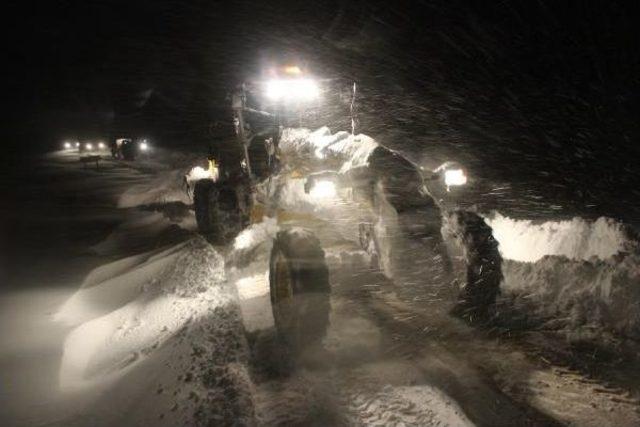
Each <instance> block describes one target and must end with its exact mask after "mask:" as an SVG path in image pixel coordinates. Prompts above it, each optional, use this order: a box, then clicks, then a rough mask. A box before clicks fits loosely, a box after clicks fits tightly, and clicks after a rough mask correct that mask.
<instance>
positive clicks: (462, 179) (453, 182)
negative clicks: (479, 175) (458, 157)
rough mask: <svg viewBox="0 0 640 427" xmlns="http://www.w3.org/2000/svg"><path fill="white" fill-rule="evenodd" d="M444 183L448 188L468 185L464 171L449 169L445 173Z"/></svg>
mask: <svg viewBox="0 0 640 427" xmlns="http://www.w3.org/2000/svg"><path fill="white" fill-rule="evenodd" d="M444 183H445V185H446V186H447V187H457V186H460V185H465V184H466V183H467V175H465V174H464V171H463V170H462V169H449V170H447V171H445V173H444Z"/></svg>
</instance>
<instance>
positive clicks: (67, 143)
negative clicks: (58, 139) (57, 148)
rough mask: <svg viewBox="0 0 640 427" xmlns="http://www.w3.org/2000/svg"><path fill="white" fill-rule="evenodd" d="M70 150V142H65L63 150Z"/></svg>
mask: <svg viewBox="0 0 640 427" xmlns="http://www.w3.org/2000/svg"><path fill="white" fill-rule="evenodd" d="M70 148H71V143H70V142H65V143H64V149H65V150H68V149H70Z"/></svg>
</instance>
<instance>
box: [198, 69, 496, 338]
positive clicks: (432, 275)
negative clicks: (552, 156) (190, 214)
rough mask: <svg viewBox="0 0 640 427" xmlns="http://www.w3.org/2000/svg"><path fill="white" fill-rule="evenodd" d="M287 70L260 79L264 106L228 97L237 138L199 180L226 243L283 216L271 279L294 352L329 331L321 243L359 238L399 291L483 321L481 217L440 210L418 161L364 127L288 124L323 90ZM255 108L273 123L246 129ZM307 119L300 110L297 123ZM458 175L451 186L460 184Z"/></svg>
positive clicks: (490, 245)
mask: <svg viewBox="0 0 640 427" xmlns="http://www.w3.org/2000/svg"><path fill="white" fill-rule="evenodd" d="M290 68H291V67H290ZM292 69H293V70H294V72H293V73H291V74H289V75H285V76H284V77H282V78H279V79H274V80H271V81H269V82H265V83H262V86H263V88H264V89H265V93H266V98H267V101H266V102H264V103H263V104H262V106H261V107H262V108H261V109H255V108H251V107H249V105H248V99H250V94H251V93H252V92H251V90H252V89H253V88H250V87H249V86H248V85H242V86H240V87H239V89H238V91H237V92H236V93H235V94H234V95H233V98H232V104H233V105H232V107H233V110H234V124H235V130H236V135H237V138H238V140H239V144H238V145H237V146H236V147H233V148H231V149H230V153H227V154H225V155H222V156H220V157H222V158H220V159H218V160H219V162H220V164H219V167H220V169H216V170H215V174H214V173H213V171H212V170H211V169H212V166H210V170H209V171H206V172H207V173H210V174H211V175H210V176H203V179H200V180H197V182H196V183H195V186H194V206H195V211H196V219H197V222H198V228H199V230H200V232H202V233H203V234H205V235H207V236H208V237H209V238H210V240H211V241H213V242H216V243H220V244H226V243H229V242H231V241H232V239H233V238H235V237H236V236H237V234H238V233H240V232H241V231H242V230H243V229H244V228H245V227H247V226H248V225H249V224H250V223H251V222H259V221H262V220H263V218H264V217H272V218H277V221H278V225H279V231H278V233H277V234H276V237H275V239H274V242H273V248H272V251H271V257H270V266H269V267H270V271H269V284H270V295H271V303H272V310H273V315H274V320H275V325H276V329H277V332H278V335H279V336H280V338H281V339H282V340H283V341H285V342H286V343H287V344H288V346H289V347H290V348H292V349H294V350H296V349H298V350H299V349H301V348H303V347H305V346H307V345H308V344H310V343H313V342H317V341H319V340H320V339H321V338H322V337H323V336H324V334H325V332H326V329H327V325H328V322H329V320H328V319H329V312H330V302H329V293H330V289H331V288H330V284H329V274H328V268H327V264H326V261H325V252H324V250H323V244H331V242H337V241H346V242H351V243H353V244H354V245H359V247H360V248H361V251H363V252H366V254H368V256H369V259H370V261H371V264H372V267H374V268H379V269H380V270H381V271H382V272H384V274H385V275H386V276H387V277H389V278H390V279H392V280H393V282H394V284H396V285H397V288H398V289H399V292H398V293H399V294H402V293H403V291H405V290H406V291H407V292H406V294H407V297H408V298H411V299H413V300H415V301H420V298H421V297H422V298H423V300H424V299H425V298H424V296H425V295H427V297H426V298H427V299H430V300H431V301H449V302H451V304H450V306H449V307H448V310H451V309H452V310H455V311H456V312H458V313H459V314H461V315H462V316H464V317H466V318H467V319H474V320H475V319H478V318H484V317H486V316H487V315H488V313H489V311H490V309H491V306H492V304H493V303H494V302H495V298H496V295H497V294H498V292H499V284H500V280H501V259H500V255H499V254H498V249H497V242H496V241H495V240H494V239H493V236H492V233H491V228H490V227H488V226H487V225H486V223H485V222H484V221H483V220H482V219H481V218H480V217H479V216H477V215H476V214H474V213H471V212H460V211H453V212H449V211H446V210H444V209H443V208H442V207H441V206H440V204H439V203H438V202H436V201H435V200H434V198H433V197H431V195H430V194H429V192H428V190H427V187H426V186H425V182H424V178H423V175H422V173H421V171H420V168H419V167H417V166H416V165H415V164H413V163H412V162H411V161H409V160H408V159H406V158H405V157H404V156H402V155H401V154H399V153H397V152H395V151H393V150H391V149H389V148H387V147H384V146H383V145H381V144H379V143H377V142H376V141H374V140H373V139H371V138H369V137H367V136H365V135H354V134H353V133H348V132H338V133H335V134H331V132H330V131H329V129H328V128H326V127H325V128H320V129H318V130H316V131H315V132H311V131H309V130H307V129H304V128H300V127H298V128H292V127H285V126H286V125H287V124H289V123H290V121H289V123H288V120H287V113H288V112H290V111H291V110H285V109H284V108H283V104H284V103H285V101H289V102H291V101H293V103H294V104H295V106H296V108H297V109H299V108H301V105H303V101H310V100H313V99H314V98H316V97H317V96H319V94H320V88H319V87H318V86H317V83H315V82H314V81H313V80H312V79H310V78H308V77H306V76H302V75H301V72H300V70H299V69H298V68H297V67H294V68H292ZM294 111H295V109H294ZM248 115H253V116H254V117H255V116H257V117H258V118H259V119H260V120H262V121H263V123H265V122H266V125H263V126H262V127H261V128H259V127H257V126H255V125H254V124H253V123H252V124H251V125H249V124H248V123H247V116H248ZM301 116H302V115H301V114H298V115H297V117H296V116H294V117H296V119H297V121H298V124H299V122H300V119H299V118H300V117H301ZM265 119H266V120H265ZM260 120H258V122H260ZM255 129H258V130H259V131H258V132H256V131H255ZM252 131H253V132H252ZM445 169H447V168H444V169H443V170H442V171H435V172H434V176H436V177H439V176H441V175H442V174H443V173H444V171H445ZM449 169H451V168H450V167H449ZM458 169H459V168H458ZM458 169H456V168H453V170H458ZM460 173H461V172H454V173H453V174H452V175H451V177H447V178H451V179H453V181H450V182H448V183H447V185H449V183H451V185H460V184H464V182H462V181H465V182H466V177H465V176H460ZM462 174H463V175H464V173H463V172H462ZM425 304H426V302H425Z"/></svg>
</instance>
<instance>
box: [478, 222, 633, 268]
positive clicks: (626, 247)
mask: <svg viewBox="0 0 640 427" xmlns="http://www.w3.org/2000/svg"><path fill="white" fill-rule="evenodd" d="M485 221H486V222H487V224H489V226H490V227H491V228H492V229H493V236H494V237H495V238H496V240H498V242H500V253H501V255H502V257H503V258H505V259H512V260H516V261H525V262H535V261H537V260H539V259H541V258H542V257H544V256H545V255H563V256H566V257H567V258H570V259H575V260H588V259H590V258H592V257H596V258H598V259H602V260H604V259H607V258H610V257H612V256H613V255H615V254H617V253H618V252H630V251H634V248H637V245H638V244H637V242H635V241H634V240H632V239H631V238H630V237H629V233H628V230H627V229H626V227H625V226H624V225H623V224H622V223H620V222H617V221H615V220H613V219H611V218H604V217H601V218H598V220H597V221H594V222H591V221H587V220H584V219H582V218H573V219H571V220H567V221H547V222H543V223H540V224H537V223H535V222H533V221H530V220H515V219H512V218H509V217H505V216H502V215H501V214H499V213H497V212H493V213H492V214H491V215H488V216H486V217H485Z"/></svg>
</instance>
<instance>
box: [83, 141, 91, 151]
mask: <svg viewBox="0 0 640 427" xmlns="http://www.w3.org/2000/svg"><path fill="white" fill-rule="evenodd" d="M84 148H86V149H87V150H93V144H91V143H90V142H87V143H86V144H85V146H84Z"/></svg>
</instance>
